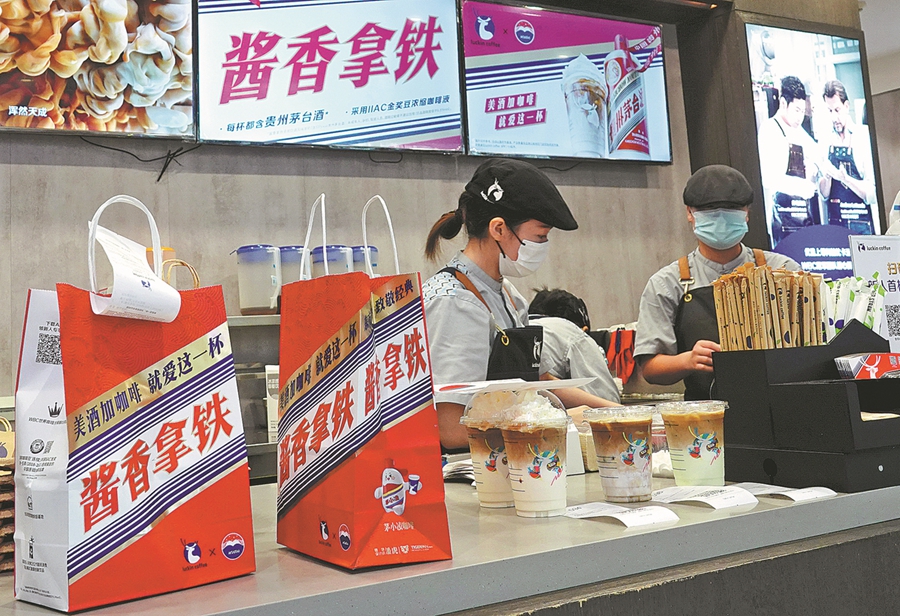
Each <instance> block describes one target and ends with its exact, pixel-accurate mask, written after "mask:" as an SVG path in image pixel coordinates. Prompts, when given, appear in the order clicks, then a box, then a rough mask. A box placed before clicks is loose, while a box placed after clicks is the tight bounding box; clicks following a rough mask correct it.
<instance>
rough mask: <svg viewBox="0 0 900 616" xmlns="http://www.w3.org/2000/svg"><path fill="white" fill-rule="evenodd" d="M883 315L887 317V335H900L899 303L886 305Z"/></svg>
mask: <svg viewBox="0 0 900 616" xmlns="http://www.w3.org/2000/svg"><path fill="white" fill-rule="evenodd" d="M884 315H885V317H886V318H887V329H888V336H892V337H893V336H900V305H896V304H895V305H886V306H885V307H884Z"/></svg>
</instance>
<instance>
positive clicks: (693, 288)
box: [634, 165, 800, 400]
mask: <svg viewBox="0 0 900 616" xmlns="http://www.w3.org/2000/svg"><path fill="white" fill-rule="evenodd" d="M683 197H684V204H685V205H686V206H687V219H688V222H690V223H691V225H692V226H693V229H694V235H695V236H696V237H697V249H696V250H694V251H693V252H691V253H690V254H689V255H687V256H686V257H682V258H681V259H679V260H678V261H675V262H674V263H671V264H669V265H667V266H666V267H664V268H662V269H661V270H659V271H658V272H656V273H655V274H653V276H652V277H651V278H650V280H649V281H648V282H647V286H646V287H645V288H644V293H643V294H642V295H641V306H640V312H639V315H638V324H637V331H636V333H635V336H636V339H635V344H634V358H635V360H636V361H637V362H638V364H640V366H641V368H642V370H643V374H644V378H645V379H646V380H647V381H648V382H650V383H655V384H657V385H672V384H674V383H677V382H678V381H680V380H682V379H683V380H684V386H685V391H684V397H685V399H686V400H708V399H709V398H710V395H711V391H710V390H711V388H712V383H713V374H712V372H713V368H712V354H713V352H715V351H720V350H721V348H720V347H719V331H718V326H717V324H716V309H715V306H714V304H713V294H712V286H711V285H712V283H713V281H715V280H716V279H717V278H719V277H720V276H723V275H725V274H728V273H731V272H733V271H734V270H735V269H737V268H738V266H740V265H743V264H744V263H748V262H755V263H756V264H757V265H769V266H771V267H772V268H773V269H791V270H797V269H800V266H799V265H797V263H796V262H795V261H793V260H792V259H789V258H788V257H785V256H783V255H779V254H776V253H772V252H767V251H763V250H758V249H750V248H747V247H746V246H744V245H743V244H742V243H741V240H742V239H743V237H744V235H745V234H746V233H747V221H748V214H747V212H748V210H749V208H750V203H752V202H753V189H752V188H751V187H750V183H749V182H747V178H745V177H744V176H743V174H741V172H740V171H737V170H736V169H732V168H731V167H727V166H725V165H709V166H708V167H703V168H702V169H700V170H699V171H697V172H696V173H695V174H694V175H692V176H691V178H690V179H689V180H688V182H687V185H685V187H684V196H683Z"/></svg>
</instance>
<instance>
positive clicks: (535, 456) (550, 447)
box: [501, 391, 569, 518]
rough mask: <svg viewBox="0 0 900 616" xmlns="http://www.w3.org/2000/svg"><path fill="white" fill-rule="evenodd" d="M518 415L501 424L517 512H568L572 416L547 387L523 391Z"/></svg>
mask: <svg viewBox="0 0 900 616" xmlns="http://www.w3.org/2000/svg"><path fill="white" fill-rule="evenodd" d="M515 412H516V413H515V417H513V418H512V419H510V420H508V421H506V422H504V423H503V424H502V425H501V428H502V433H503V442H504V443H505V445H506V457H507V460H508V463H509V480H510V484H511V486H512V492H513V500H514V502H515V506H516V515H519V516H521V517H524V518H549V517H554V516H560V515H564V514H565V512H566V431H567V426H568V421H569V417H568V415H567V414H566V410H565V407H564V406H563V405H562V403H560V401H559V399H558V398H557V397H556V396H554V395H553V394H551V393H549V392H546V391H540V392H536V391H526V392H522V393H521V394H519V402H518V404H517V405H516V407H515Z"/></svg>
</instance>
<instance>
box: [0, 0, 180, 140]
mask: <svg viewBox="0 0 900 616" xmlns="http://www.w3.org/2000/svg"><path fill="white" fill-rule="evenodd" d="M0 8H2V11H0V128H2V129H19V130H59V131H77V132H83V133H103V134H117V133H118V134H128V135H157V136H167V137H180V138H185V139H193V138H194V113H193V92H194V90H193V85H194V84H193V75H194V67H193V40H194V38H193V37H194V34H193V10H194V9H193V4H192V3H191V2H184V1H183V0H182V1H176V0H161V1H159V0H157V1H154V0H104V1H103V2H87V1H86V0H39V1H28V2H26V1H24V0H11V1H9V2H3V3H2V5H0Z"/></svg>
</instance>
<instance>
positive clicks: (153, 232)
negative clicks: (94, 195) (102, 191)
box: [88, 195, 162, 293]
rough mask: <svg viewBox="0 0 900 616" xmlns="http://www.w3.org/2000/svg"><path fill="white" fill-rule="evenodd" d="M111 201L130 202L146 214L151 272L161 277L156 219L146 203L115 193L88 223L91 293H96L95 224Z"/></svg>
mask: <svg viewBox="0 0 900 616" xmlns="http://www.w3.org/2000/svg"><path fill="white" fill-rule="evenodd" d="M113 203H130V204H131V205H133V206H134V207H136V208H138V209H139V210H141V211H143V212H144V214H146V215H147V222H149V223H150V238H151V242H152V244H153V273H154V274H156V275H157V276H159V277H160V278H161V277H162V247H161V244H160V241H159V229H158V228H157V226H156V220H154V218H153V214H151V213H150V210H148V209H147V206H146V205H144V204H143V203H141V202H140V201H138V200H137V199H135V198H134V197H129V196H128V195H116V196H115V197H112V198H111V199H108V200H107V201H106V203H104V204H103V205H101V206H100V207H99V208H97V211H96V212H94V217H93V218H92V219H91V222H89V223H88V272H89V273H90V276H91V292H93V293H97V291H98V289H97V267H96V259H95V258H94V249H95V248H96V246H97V241H96V240H97V226H98V225H99V223H100V215H101V214H102V213H103V210H105V209H106V208H107V207H109V206H110V205H112V204H113Z"/></svg>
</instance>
